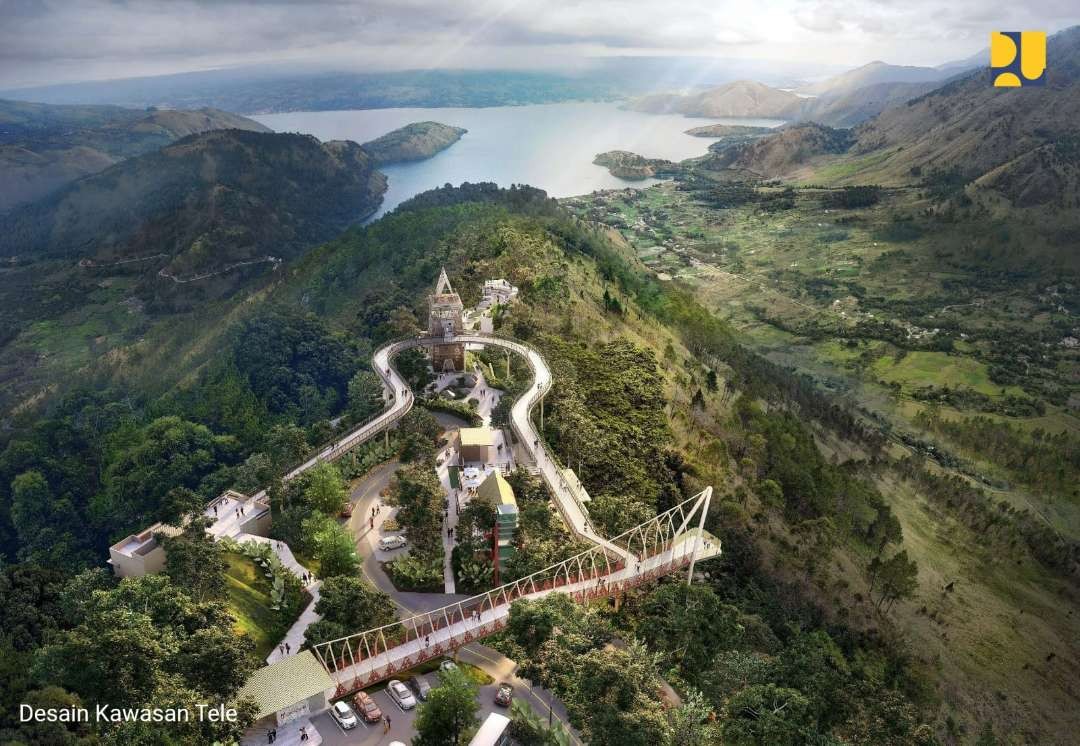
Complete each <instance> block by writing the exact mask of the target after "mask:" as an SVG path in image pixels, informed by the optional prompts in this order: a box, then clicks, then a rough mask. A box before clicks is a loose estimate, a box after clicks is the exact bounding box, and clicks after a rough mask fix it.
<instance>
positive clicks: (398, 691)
mask: <svg viewBox="0 0 1080 746" xmlns="http://www.w3.org/2000/svg"><path fill="white" fill-rule="evenodd" d="M386 693H387V694H389V695H390V699H392V700H394V701H395V702H397V704H398V707H400V708H401V709H403V710H411V709H412V708H414V707H416V697H414V696H413V695H412V692H410V691H409V687H407V686H405V685H404V684H402V683H401V682H400V681H398V680H397V679H391V680H390V683H389V684H387V685H386Z"/></svg>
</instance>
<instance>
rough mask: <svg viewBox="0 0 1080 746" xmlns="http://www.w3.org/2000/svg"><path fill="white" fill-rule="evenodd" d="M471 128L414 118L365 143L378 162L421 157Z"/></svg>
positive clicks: (427, 155)
mask: <svg viewBox="0 0 1080 746" xmlns="http://www.w3.org/2000/svg"><path fill="white" fill-rule="evenodd" d="M466 132H468V130H466V129H465V128H463V127H451V126H450V125H448V124H440V123H439V122H413V123H412V124H407V125H405V126H404V127H400V128H398V129H396V130H394V131H393V132H388V133H387V134H385V135H383V136H382V137H377V138H375V139H374V140H371V141H370V142H366V143H364V145H363V147H364V150H365V151H367V153H368V154H369V155H370V156H371V158H372V160H374V162H375V165H377V166H385V165H387V164H389V163H404V162H406V161H422V160H424V159H425V158H430V157H431V156H433V155H435V154H436V153H439V152H441V151H443V150H446V148H448V147H450V146H451V145H453V144H454V143H456V142H457V141H458V140H460V139H461V136H462V135H464V134H465V133H466Z"/></svg>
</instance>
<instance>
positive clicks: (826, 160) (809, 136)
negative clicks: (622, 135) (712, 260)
mask: <svg viewBox="0 0 1080 746" xmlns="http://www.w3.org/2000/svg"><path fill="white" fill-rule="evenodd" d="M1047 54H1048V57H1049V59H1052V60H1053V61H1054V64H1053V65H1052V66H1050V67H1049V68H1048V71H1047V73H1046V75H1047V84H1046V86H1042V87H1028V88H1020V89H1014V90H1007V91H1003V90H1002V89H997V88H994V87H993V85H992V84H991V79H990V71H989V70H976V71H971V72H969V73H967V74H966V75H960V76H959V77H956V78H954V79H953V80H952V81H951V82H949V83H947V84H945V85H942V86H939V87H935V88H934V89H933V90H931V91H929V92H926V93H924V94H922V95H920V96H917V97H914V98H912V99H910V100H906V101H905V102H903V103H900V104H894V105H892V106H890V107H888V108H886V109H885V110H884V111H883V112H881V113H880V114H878V115H876V116H875V117H873V118H870V119H868V120H867V121H866V122H865V123H863V124H861V125H860V126H858V127H856V128H854V129H853V130H851V132H850V134H845V133H843V131H839V130H830V129H828V128H825V127H822V126H820V125H818V124H802V125H798V126H789V127H785V128H782V129H781V130H780V131H779V132H777V133H775V134H773V135H768V136H766V137H764V138H762V139H760V140H757V141H755V142H752V143H749V144H744V145H740V146H738V147H736V148H733V149H729V150H726V151H724V152H723V153H722V154H721V155H719V156H718V157H717V160H716V161H715V163H716V164H717V165H720V166H723V167H726V168H735V169H746V170H748V171H752V172H754V173H757V174H759V175H761V176H763V177H766V178H801V179H804V180H814V179H816V178H819V176H820V175H819V173H818V172H819V171H821V170H822V168H823V167H824V166H826V165H828V164H834V163H836V162H838V163H840V164H843V167H842V168H841V169H834V172H835V173H837V174H838V176H836V177H834V180H835V181H836V182H837V183H842V184H868V183H876V184H886V185H889V184H910V183H913V182H918V181H920V180H922V179H924V178H928V177H934V175H935V174H936V175H937V177H935V178H946V175H947V174H952V176H950V177H948V178H951V179H952V180H953V181H956V182H957V183H958V184H962V183H968V182H974V183H975V185H976V186H977V187H979V188H985V189H990V190H993V191H995V192H997V193H998V194H1000V195H1002V196H1004V197H1006V198H1007V199H1008V200H1010V202H1012V203H1014V204H1015V205H1017V206H1025V207H1032V206H1037V205H1046V206H1057V207H1060V208H1070V207H1073V206H1075V205H1076V204H1078V200H1080V191H1078V185H1080V181H1078V167H1080V157H1078V153H1080V139H1078V137H1077V134H1076V124H1075V123H1076V122H1077V121H1078V119H1080V27H1074V28H1072V29H1068V30H1066V31H1063V32H1061V33H1059V34H1056V35H1055V36H1053V37H1051V38H1050V39H1049V41H1048V51H1047ZM901 85H911V84H901ZM915 85H918V84H915ZM858 90H862V89H858ZM845 143H846V144H845Z"/></svg>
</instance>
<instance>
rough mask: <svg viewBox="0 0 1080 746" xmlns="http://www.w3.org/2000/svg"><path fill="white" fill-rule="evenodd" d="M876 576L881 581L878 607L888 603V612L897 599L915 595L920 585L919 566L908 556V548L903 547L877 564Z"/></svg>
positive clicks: (886, 608) (886, 609)
mask: <svg viewBox="0 0 1080 746" xmlns="http://www.w3.org/2000/svg"><path fill="white" fill-rule="evenodd" d="M875 578H876V580H877V581H878V582H879V583H880V585H879V591H878V593H879V595H878V600H877V607H878V608H879V609H880V608H882V604H886V605H885V609H884V610H885V611H886V612H888V611H889V609H891V608H892V605H893V604H894V603H895V602H896V600H897V599H899V598H911V596H912V595H914V593H915V590H916V589H917V588H918V587H919V567H918V565H917V564H916V563H915V560H913V559H909V558H908V553H907V550H906V549H901V550H900V551H899V552H897V553H896V554H894V555H893V556H892V557H890V558H889V559H887V560H885V561H884V562H881V563H880V564H879V565H878V566H877V572H876V576H875Z"/></svg>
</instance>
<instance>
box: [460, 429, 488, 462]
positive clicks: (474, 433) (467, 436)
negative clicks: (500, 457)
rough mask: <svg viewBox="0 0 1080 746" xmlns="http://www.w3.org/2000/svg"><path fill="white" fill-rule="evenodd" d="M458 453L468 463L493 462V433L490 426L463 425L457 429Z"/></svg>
mask: <svg viewBox="0 0 1080 746" xmlns="http://www.w3.org/2000/svg"><path fill="white" fill-rule="evenodd" d="M458 453H460V454H461V460H462V462H464V463H466V464H469V463H475V464H493V463H495V433H494V432H492V430H491V428H490V427H463V428H461V429H460V430H458Z"/></svg>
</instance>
